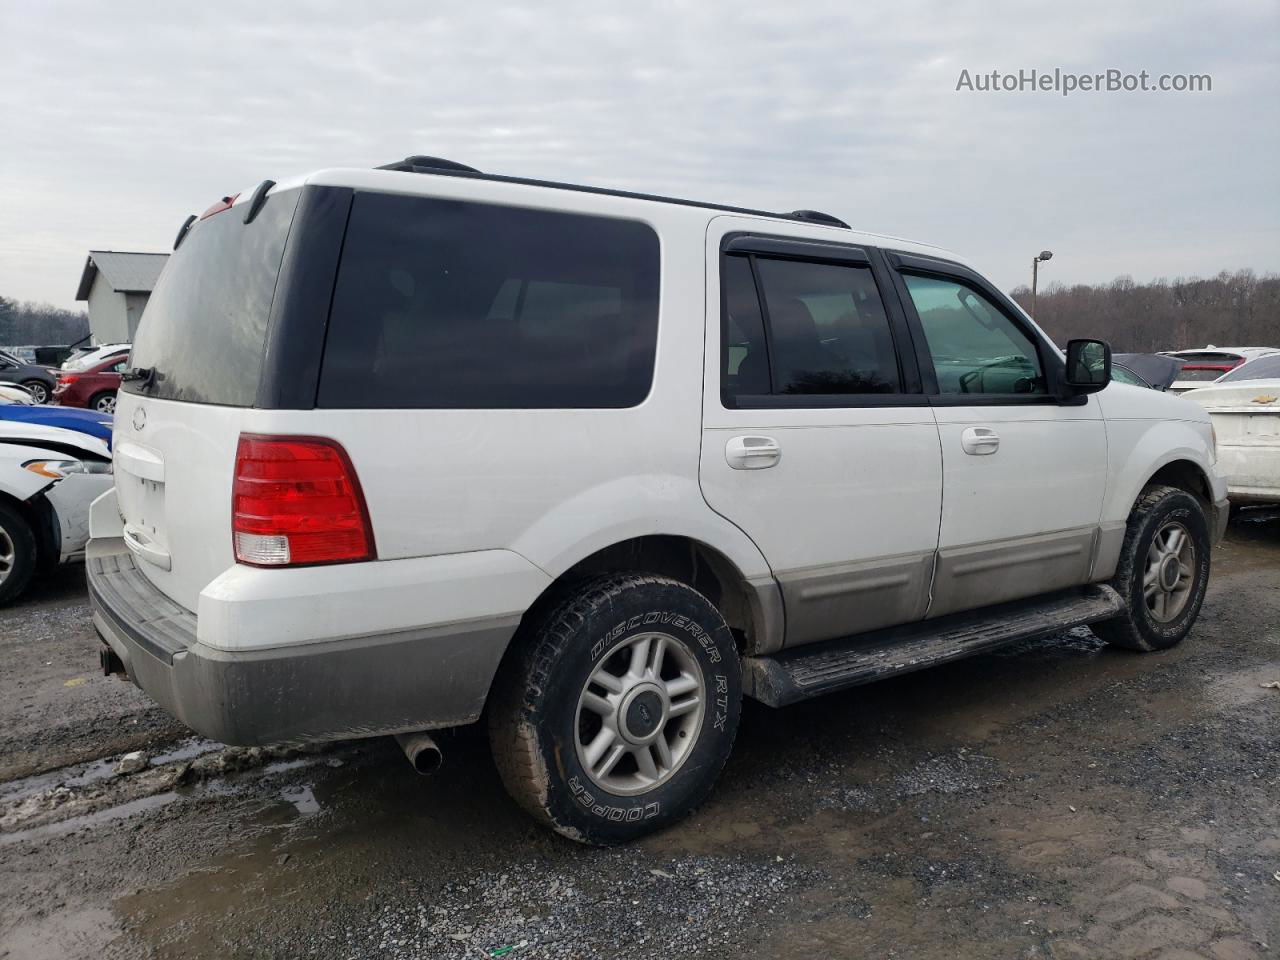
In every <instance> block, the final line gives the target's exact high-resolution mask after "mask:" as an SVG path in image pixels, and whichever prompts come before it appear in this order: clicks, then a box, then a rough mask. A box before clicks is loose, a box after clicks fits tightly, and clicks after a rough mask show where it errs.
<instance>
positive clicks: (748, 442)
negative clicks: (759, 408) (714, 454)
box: [724, 437, 782, 470]
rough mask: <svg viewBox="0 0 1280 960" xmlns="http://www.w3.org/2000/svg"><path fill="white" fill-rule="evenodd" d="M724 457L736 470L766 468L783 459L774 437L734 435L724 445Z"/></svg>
mask: <svg viewBox="0 0 1280 960" xmlns="http://www.w3.org/2000/svg"><path fill="white" fill-rule="evenodd" d="M724 458H725V460H727V461H728V462H729V466H731V467H733V469H735V470H764V469H765V468H766V467H772V466H774V465H775V464H777V462H778V461H779V460H781V459H782V448H781V447H779V446H778V441H777V440H774V439H773V437H734V438H733V439H731V440H730V441H729V442H728V443H726V444H725V446H724Z"/></svg>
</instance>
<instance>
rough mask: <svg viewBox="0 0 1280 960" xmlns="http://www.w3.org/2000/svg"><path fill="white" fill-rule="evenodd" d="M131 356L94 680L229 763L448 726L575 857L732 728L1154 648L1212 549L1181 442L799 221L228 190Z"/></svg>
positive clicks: (326, 179) (1037, 350)
mask: <svg viewBox="0 0 1280 960" xmlns="http://www.w3.org/2000/svg"><path fill="white" fill-rule="evenodd" d="M192 220H194V218H192ZM132 362H133V363H134V364H135V366H134V368H133V369H132V370H131V371H130V372H129V373H128V374H127V375H126V382H125V383H124V385H123V389H122V391H121V393H120V397H119V406H118V408H117V414H116V434H115V489H114V492H113V493H110V494H108V495H106V496H104V497H103V498H102V499H101V500H99V501H98V502H97V503H95V505H94V508H93V515H92V533H93V538H94V539H93V541H92V544H91V546H90V558H89V582H90V588H91V593H92V598H93V604H94V622H95V624H96V626H97V628H98V630H99V632H100V633H101V635H102V637H103V640H104V641H105V643H106V644H107V647H105V648H104V650H103V662H104V666H105V668H106V669H108V670H109V671H111V670H120V669H124V670H126V671H127V672H128V674H129V676H130V677H131V678H132V679H133V680H134V681H135V682H136V683H138V684H139V685H140V686H141V687H143V688H144V689H145V690H147V691H148V692H149V693H150V694H151V695H152V696H153V697H155V699H156V700H157V701H159V702H160V703H161V704H162V705H163V706H165V707H166V708H167V709H169V710H170V711H172V712H173V713H174V714H175V715H176V716H178V717H179V718H181V719H182V720H183V721H185V722H186V723H188V724H189V725H190V726H192V727H193V728H195V729H196V730H198V731H200V732H201V733H204V734H205V735H207V736H210V737H213V738H216V739H219V740H222V741H225V742H228V743H238V744H255V743H266V742H280V741H313V740H325V739H341V738H352V737H367V736H373V735H378V734H397V735H401V742H402V744H403V745H404V746H405V749H406V752H407V753H409V754H410V757H411V759H413V758H416V759H417V762H418V765H419V766H424V767H425V766H429V765H430V764H431V762H432V761H433V760H435V759H438V756H439V754H438V750H436V748H435V747H434V745H433V743H432V741H431V740H430V737H429V735H427V734H425V733H424V731H427V730H430V729H434V728H440V727H450V726H456V725H459V724H467V723H472V722H475V721H476V720H478V719H479V718H480V717H481V716H485V718H486V720H487V722H488V725H489V729H490V732H491V738H492V744H493V749H494V754H495V757H496V760H497V764H498V767H499V770H500V771H501V774H502V777H503V780H504V781H505V782H506V785H507V786H508V788H509V789H510V791H511V792H512V794H513V795H514V796H515V797H516V799H517V800H519V801H520V803H521V804H523V806H525V807H526V808H527V809H528V810H529V811H530V812H531V813H532V814H533V815H534V816H535V817H537V818H538V819H540V820H542V821H543V822H545V823H547V824H549V825H550V826H552V827H554V828H555V829H557V830H559V831H560V832H562V833H564V834H566V835H568V836H571V837H574V838H576V839H579V840H583V841H587V842H593V843H614V842H619V841H625V840H628V839H631V838H633V837H636V836H638V835H641V834H643V833H646V832H648V831H650V830H653V829H655V828H659V827H662V826H664V825H666V824H669V823H671V822H672V821H673V820H675V819H677V818H679V817H681V816H683V815H685V814H686V813H687V812H688V811H689V810H690V809H691V808H692V807H694V806H695V805H696V804H697V803H699V802H700V801H701V800H702V799H703V798H705V797H706V796H707V794H708V792H709V791H710V789H711V788H712V785H713V783H714V781H715V780H716V777H717V775H718V774H719V772H720V769H721V767H722V765H723V764H724V762H725V759H726V757H727V756H728V753H729V749H730V746H731V744H732V743H733V739H734V735H735V732H736V728H737V724H738V716H739V709H740V702H741V698H742V697H743V696H747V697H754V698H755V699H757V700H761V701H763V702H765V703H767V704H771V705H774V706H781V705H783V704H787V703H791V702H794V701H797V700H800V699H803V698H807V697H813V696H816V695H819V694H822V693H826V692H828V691H832V690H838V689H842V688H845V687H849V686H852V685H855V684H860V683H865V682H868V681H871V680H876V679H879V678H882V677H885V676H889V675H892V674H895V673H901V672H904V671H908V670H914V669H918V668H920V667H924V666H928V665H930V664H933V663H939V662H943V661H947V660H951V659H954V658H956V657H960V656H965V655H967V654H971V653H976V652H979V651H983V650H987V649H990V648H992V647H993V646H996V645H998V644H1002V643H1007V642H1009V641H1012V640H1018V639H1021V638H1025V637H1028V636H1033V635H1040V634H1046V633H1050V632H1053V631H1056V630H1060V629H1063V628H1066V627H1069V626H1075V625H1079V624H1085V623H1092V624H1094V625H1095V629H1096V630H1097V631H1098V632H1099V634H1100V635H1102V636H1104V637H1105V638H1106V639H1107V640H1109V641H1111V642H1112V643H1114V644H1117V645H1119V646H1123V647H1128V648H1133V649H1139V650H1153V649H1160V648H1164V647H1168V646H1171V645H1173V644H1175V643H1177V642H1178V641H1179V640H1181V639H1182V638H1183V637H1184V636H1185V635H1186V633H1187V632H1188V630H1189V629H1190V628H1191V625H1192V623H1193V621H1194V620H1195V617H1196V615H1197V613H1198V611H1199V608H1200V604H1201V600H1202V598H1203V596H1204V590H1205V585H1206V582H1207V578H1208V574H1209V553H1210V547H1211V544H1212V543H1213V542H1215V541H1216V539H1217V538H1219V537H1220V535H1221V531H1222V528H1223V525H1224V524H1225V522H1226V516H1227V509H1226V501H1225V490H1224V485H1223V481H1222V479H1221V478H1220V477H1219V476H1218V474H1217V473H1216V471H1215V468H1214V441H1213V436H1212V432H1211V429H1210V426H1209V418H1208V415H1207V414H1206V413H1205V412H1204V411H1203V410H1201V409H1199V408H1198V407H1196V406H1195V405H1194V404H1192V403H1190V402H1188V401H1186V400H1183V399H1179V398H1176V397H1171V396H1167V395H1164V394H1161V393H1157V392H1156V391H1152V390H1144V389H1141V388H1137V387H1130V386H1127V385H1124V384H1119V383H1116V384H1112V385H1110V386H1107V383H1108V380H1109V364H1110V353H1109V350H1108V349H1107V347H1106V345H1105V344H1103V343H1101V342H1100V341H1073V343H1072V344H1071V345H1070V349H1069V350H1068V355H1067V358H1066V359H1064V357H1063V355H1062V354H1061V353H1059V351H1058V350H1057V349H1056V348H1055V347H1054V346H1053V344H1052V343H1051V342H1050V341H1049V340H1048V339H1047V338H1046V337H1045V336H1044V334H1043V333H1041V331H1040V330H1039V329H1037V327H1036V326H1035V324H1034V323H1032V322H1031V320H1030V319H1029V318H1028V317H1027V316H1026V314H1024V313H1023V312H1022V311H1021V310H1020V309H1019V308H1018V307H1017V306H1016V305H1015V304H1014V303H1012V302H1011V301H1010V300H1009V299H1008V298H1007V297H1005V296H1004V295H1003V294H1001V293H1000V292H999V291H998V290H997V289H996V288H995V287H993V286H992V285H991V284H990V283H988V282H987V281H986V280H984V279H983V277H982V276H980V275H979V274H978V273H976V272H974V270H973V269H972V268H970V267H968V266H966V265H965V264H964V263H963V262H962V261H960V260H959V259H957V258H956V257H954V256H952V255H951V254H948V253H945V252H943V251H942V250H939V249H937V248H935V247H930V246H925V245H922V244H917V243H910V242H907V241H904V240H898V239H894V238H891V237H884V236H877V235H872V234H864V233H856V232H854V231H852V230H850V229H849V228H848V227H847V226H845V225H844V224H843V223H841V222H840V221H838V220H835V219H834V218H832V217H829V216H826V215H823V214H817V213H813V212H809V211H799V212H796V213H790V214H772V213H764V212H759V211H752V210H742V209H736V208H726V207H717V206H714V205H711V204H700V203H690V202H687V201H680V200H670V199H664V198H659V197H650V196H642V195H636V194H627V193H620V192H615V191H608V190H599V189H590V188H583V187H575V186H571V185H566V184H553V183H541V182H533V181H527V180H519V179H514V178H509V177H498V176H486V175H482V174H479V173H476V172H475V171H472V170H470V169H469V168H465V167H461V166H459V165H457V164H452V163H448V162H446V161H439V160H434V159H431V158H422V157H415V158H410V159H409V160H407V161H404V162H402V163H397V164H393V165H391V166H390V167H389V168H382V169H378V170H350V169H343V170H325V171H321V172H319V173H314V174H311V175H310V176H307V177H303V178H299V179H297V180H291V181H288V182H283V183H274V184H273V183H271V182H270V181H268V182H267V183H265V184H263V185H262V186H260V187H259V188H258V189H257V190H255V191H253V192H252V195H251V196H245V195H240V196H239V197H238V198H236V199H235V200H234V201H233V202H232V203H231V204H229V205H228V204H227V203H223V204H221V205H215V207H214V208H212V209H211V210H210V211H209V212H208V213H206V215H205V217H204V218H202V219H201V220H199V221H196V222H195V223H194V225H192V224H191V222H190V221H189V222H188V224H187V225H184V229H183V231H182V232H180V234H179V241H178V245H177V249H176V252H175V253H174V254H173V256H172V257H171V258H170V260H169V262H168V265H167V266H166V267H165V270H164V274H163V276H162V277H161V278H160V281H159V284H158V286H157V287H156V290H155V292H154V294H153V295H152V297H151V301H150V304H149V305H148V307H147V313H146V317H145V318H144V320H143V322H142V326H141V328H140V330H139V332H138V335H137V339H136V343H135V344H134V349H133V361H132ZM1104 387H1106V389H1105V390H1104V389H1103V388H1104Z"/></svg>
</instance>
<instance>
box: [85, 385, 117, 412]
mask: <svg viewBox="0 0 1280 960" xmlns="http://www.w3.org/2000/svg"><path fill="white" fill-rule="evenodd" d="M89 409H90V410H96V411H98V413H110V414H112V415H114V414H115V412H116V392H115V391H114V390H104V391H102V393H97V394H94V395H93V397H92V398H91V399H90V400H89Z"/></svg>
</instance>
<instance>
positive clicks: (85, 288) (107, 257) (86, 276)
mask: <svg viewBox="0 0 1280 960" xmlns="http://www.w3.org/2000/svg"><path fill="white" fill-rule="evenodd" d="M168 259H169V255H168V254H167V253H127V252H125V251H117V250H90V251H89V256H88V257H87V258H86V259H85V262H84V272H83V273H81V274H80V286H79V287H78V288H77V289H76V299H77V300H88V299H89V289H90V288H91V287H92V286H93V278H94V277H95V276H97V275H98V273H99V272H101V273H102V277H103V279H104V280H106V281H107V283H108V284H110V286H111V289H112V290H115V291H116V292H117V293H150V292H151V291H152V290H154V289H155V287H156V280H157V279H159V277H160V271H161V270H163V269H164V264H165V261H166V260H168Z"/></svg>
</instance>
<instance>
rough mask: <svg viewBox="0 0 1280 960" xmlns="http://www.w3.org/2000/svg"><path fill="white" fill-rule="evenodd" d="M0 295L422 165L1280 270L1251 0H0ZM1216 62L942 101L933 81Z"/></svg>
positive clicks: (946, 234)
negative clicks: (1178, 90)
mask: <svg viewBox="0 0 1280 960" xmlns="http://www.w3.org/2000/svg"><path fill="white" fill-rule="evenodd" d="M0 34H3V35H4V36H5V37H6V40H7V43H6V48H7V54H6V57H5V58H4V61H3V63H0V120H3V123H4V127H3V129H4V131H5V134H6V138H5V139H6V149H5V150H4V151H2V152H0V292H3V293H5V294H6V295H8V296H18V297H20V298H31V299H42V300H49V301H52V302H54V303H58V304H63V305H67V304H69V303H70V302H71V299H72V296H73V294H74V287H75V282H76V279H77V277H78V274H79V270H80V267H81V265H82V263H83V258H84V255H85V252H86V251H87V250H88V249H89V248H90V247H107V248H116V249H145V250H163V249H166V248H167V247H168V245H169V244H170V242H171V240H172V237H173V234H174V232H175V231H176V229H177V226H178V224H179V223H181V221H182V219H183V218H184V217H185V216H186V214H187V213H189V212H193V211H195V212H198V211H200V210H202V209H204V208H205V207H206V206H208V205H209V203H211V202H212V201H213V200H214V199H216V198H217V197H219V196H222V195H223V194H225V193H227V192H229V191H234V190H237V189H241V188H244V187H248V186H252V185H253V184H254V183H256V182H258V181H260V180H262V179H264V178H266V177H271V178H273V179H281V178H283V177H285V176H289V175H293V174H296V173H301V172H305V171H306V170H309V169H315V168H318V167H327V166H337V165H355V166H372V165H376V164H378V163H385V162H387V161H390V160H393V159H397V158H399V157H402V156H404V155H406V154H410V153H431V154H436V155H440V156H446V157H451V158H454V159H458V160H461V161H464V162H466V163H470V164H472V165H474V166H477V167H480V168H481V169H484V170H490V171H493V172H499V173H511V174H517V175H525V176H535V177H547V178H550V179H560V180H571V181H581V182H587V183H592V184H601V185H608V186H618V187H623V188H627V189H638V190H644V191H648V192H654V193H669V194H672V195H676V196H692V197H697V198H699V199H707V200H713V201H717V202H725V203H733V204H738V205H743V206H755V207H764V208H777V209H794V208H796V207H813V208H817V209H822V210H828V211H830V212H832V213H835V214H837V215H838V216H841V217H842V218H844V219H846V220H848V221H849V222H851V223H853V224H854V225H855V226H858V227H860V228H865V229H869V230H874V231H883V232H887V233H893V234H898V235H905V236H914V237H918V238H919V239H922V240H926V241H929V242H934V243H938V244H941V245H943V246H946V247H950V248H952V249H956V250H958V251H960V252H963V253H965V254H967V255H969V256H971V257H973V258H974V259H975V260H976V261H978V262H979V263H980V264H981V265H983V266H984V267H985V268H986V269H987V270H988V272H989V273H990V274H991V276H992V278H993V279H994V280H995V281H996V282H997V283H999V284H1001V285H1003V286H1005V287H1011V286H1013V285H1015V284H1017V283H1021V282H1025V277H1024V274H1025V273H1026V271H1027V267H1028V265H1029V264H1028V263H1027V262H1026V261H1029V260H1030V257H1031V255H1032V254H1033V253H1034V252H1036V251H1038V250H1040V249H1042V248H1044V247H1046V246H1047V247H1049V248H1051V249H1053V250H1054V252H1055V257H1054V260H1053V262H1052V263H1051V264H1050V265H1048V267H1047V268H1046V272H1047V273H1050V274H1051V279H1055V280H1062V281H1096V280H1107V279H1110V278H1111V277H1113V276H1115V275H1117V274H1123V273H1129V274H1133V275H1134V276H1135V277H1140V278H1141V277H1147V276H1155V275H1169V276H1173V275H1177V274H1190V273H1200V274H1210V273H1213V272H1216V271H1217V270H1219V269H1222V268H1235V267H1244V266H1252V267H1254V268H1256V269H1260V270H1268V269H1269V270H1274V269H1277V268H1280V233H1278V232H1277V230H1276V224H1277V223H1280V192H1277V191H1276V189H1275V184H1274V174H1273V173H1272V171H1273V169H1274V164H1275V158H1276V156H1277V155H1280V123H1278V122H1277V120H1280V117H1277V110H1278V108H1277V106H1276V104H1277V103H1278V102H1280V98H1278V97H1277V94H1280V39H1277V38H1280V7H1277V6H1276V5H1275V4H1274V3H1271V2H1258V3H1251V2H1236V3H1231V2H1228V3H1226V4H1216V5H1213V6H1212V7H1208V6H1205V5H1191V4H1171V3H1167V2H1162V3H1156V2H1144V3H1138V4H1126V5H1118V4H1114V3H1102V2H1095V0H1088V2H1083V3H1075V4H1070V5H1068V4H1052V5H1043V6H1040V7H1038V8H1037V9H1033V8H1031V7H1029V6H1028V5H1026V4H1023V3H1016V4H1015V3H994V4H992V3H981V4H979V3H976V2H955V3H946V4H941V3H938V4H925V3H920V2H905V3H897V4H892V5H887V6H885V5H882V6H880V7H871V8H866V7H859V6H855V5H851V4H848V3H799V4H776V5H772V6H765V5H754V6H751V5H744V4H732V3H727V2H721V0H708V2H703V3H698V4H693V3H689V4H680V3H663V4H658V5H656V6H650V7H646V8H645V9H644V10H643V11H642V12H637V9H634V8H633V9H629V10H628V11H627V12H626V13H624V14H620V13H617V12H610V11H609V10H607V9H604V10H602V8H601V6H600V5H598V4H589V3H543V4H537V5H528V6H518V5H510V4H506V5H479V4H472V5H467V6H461V5H448V6H440V5H434V6H428V5H404V4H383V3H370V4H362V5H355V4H349V3H311V4H307V5H305V6H302V5H288V6H286V5H283V4H267V3H261V2H255V3H249V2H236V3H221V4H213V3H210V4H200V5H187V4H168V5H163V6H161V5H155V4H138V3H129V2H117V3H113V4H90V3H69V2H68V3H49V4H40V5H36V4H27V3H22V2H20V0H0ZM1033 67H1034V68H1038V69H1041V70H1044V69H1049V70H1052V69H1053V68H1054V67H1061V68H1063V69H1064V70H1073V71H1078V72H1091V71H1094V70H1102V69H1106V68H1111V67H1114V68H1119V69H1122V70H1126V71H1134V72H1136V71H1138V70H1143V69H1146V70H1150V71H1152V72H1155V73H1159V72H1179V71H1183V72H1194V73H1210V74H1212V75H1213V82H1214V88H1213V91H1212V93H1207V94H1174V93H1166V94H1139V93H1134V94H1120V93H1115V94H1077V95H1076V96H1073V97H1068V98H1063V97H1060V96H1055V95H1052V94H1032V93H1019V94H1007V93H991V94H980V93H966V92H956V90H955V85H956V79H957V77H958V75H959V72H960V70H961V69H965V68H967V69H969V70H971V71H974V72H978V71H990V70H992V69H999V70H1002V71H1016V70H1018V69H1019V68H1033Z"/></svg>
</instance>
